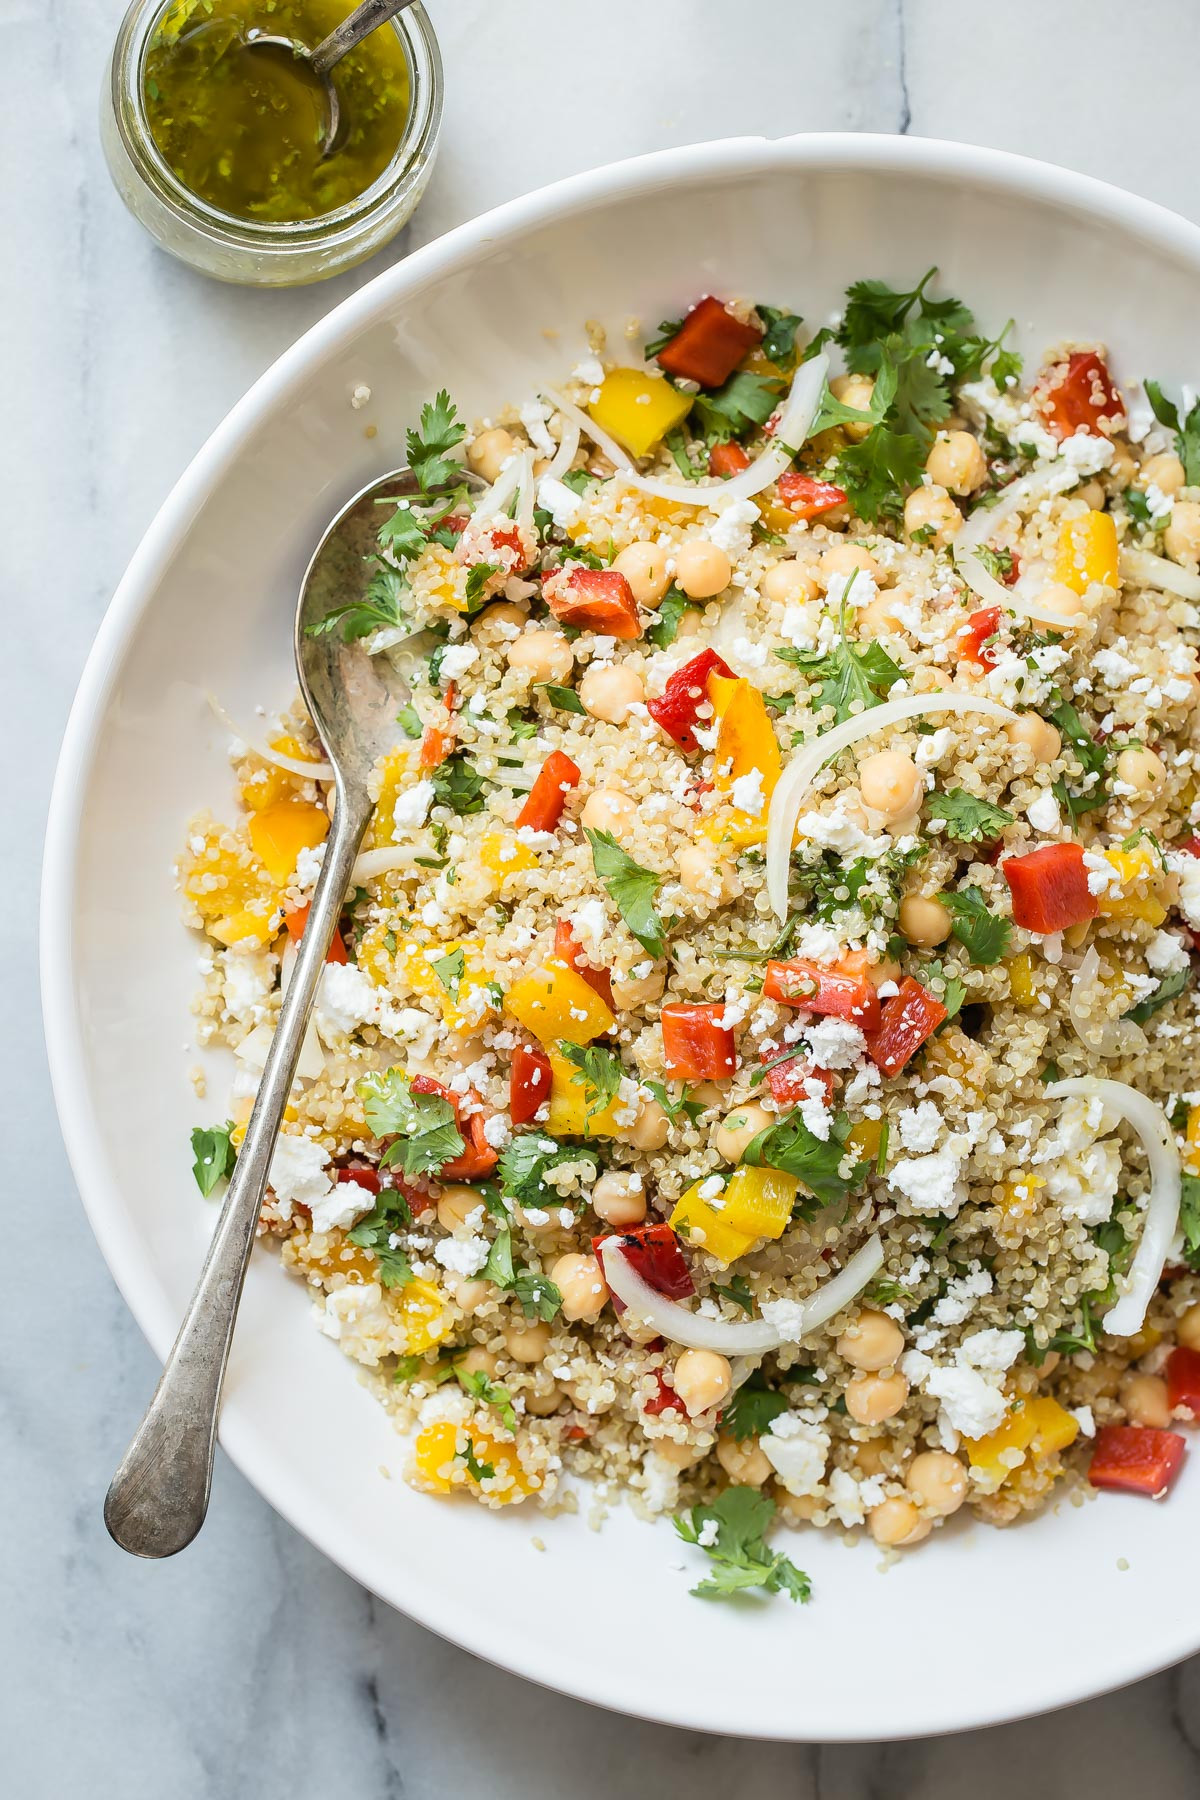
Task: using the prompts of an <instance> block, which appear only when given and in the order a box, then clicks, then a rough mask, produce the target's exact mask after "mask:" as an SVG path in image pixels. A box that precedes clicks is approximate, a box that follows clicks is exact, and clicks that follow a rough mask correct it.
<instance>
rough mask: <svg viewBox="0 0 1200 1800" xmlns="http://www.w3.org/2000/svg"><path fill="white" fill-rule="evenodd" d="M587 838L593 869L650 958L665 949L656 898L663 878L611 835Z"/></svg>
mask: <svg viewBox="0 0 1200 1800" xmlns="http://www.w3.org/2000/svg"><path fill="white" fill-rule="evenodd" d="M584 836H585V837H586V838H587V841H588V843H589V844H590V845H591V846H592V867H593V869H594V870H595V872H596V877H597V879H598V880H599V881H600V882H601V883H602V884H603V886H604V888H605V890H606V891H607V893H608V896H609V898H610V899H611V900H612V902H613V904H614V905H615V906H616V909H617V911H618V912H619V913H620V915H621V917H622V918H623V919H624V921H625V923H626V925H627V926H628V927H629V929H630V931H631V932H632V933H633V935H634V937H635V938H636V939H637V941H638V943H639V944H640V945H641V946H642V948H643V950H648V951H649V952H650V955H651V956H661V955H662V953H663V951H664V949H665V948H666V940H665V937H664V935H663V923H662V920H661V919H660V918H659V916H658V914H657V913H656V912H655V910H654V896H655V894H657V892H658V890H659V887H660V886H661V885H662V876H661V875H656V874H655V873H654V871H653V869H645V868H643V867H642V865H641V863H637V862H634V860H633V858H632V856H630V855H628V854H627V852H626V851H624V850H622V848H621V846H620V844H618V842H617V840H616V838H615V837H614V836H613V835H612V832H611V831H591V830H589V829H588V827H587V826H585V827H584Z"/></svg>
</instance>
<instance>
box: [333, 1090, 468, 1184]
mask: <svg viewBox="0 0 1200 1800" xmlns="http://www.w3.org/2000/svg"><path fill="white" fill-rule="evenodd" d="M358 1095H359V1098H360V1099H361V1100H362V1101H363V1102H364V1107H363V1110H364V1112H365V1114H366V1119H367V1124H368V1125H369V1126H370V1127H371V1130H372V1131H373V1132H374V1134H375V1136H376V1137H392V1136H394V1137H395V1142H394V1143H391V1144H389V1145H388V1147H387V1149H386V1150H385V1151H384V1153H383V1155H382V1156H381V1157H380V1159H379V1166H380V1168H390V1167H391V1166H392V1165H393V1164H394V1163H399V1165H400V1167H401V1169H402V1170H403V1172H404V1174H405V1175H432V1174H436V1172H437V1171H438V1170H439V1169H440V1168H442V1166H443V1165H444V1164H445V1163H448V1162H453V1161H454V1159H455V1157H456V1156H461V1155H462V1153H463V1149H464V1147H465V1146H464V1144H463V1139H462V1135H461V1133H460V1132H459V1129H458V1125H457V1122H456V1120H455V1115H454V1108H453V1106H451V1104H450V1102H449V1101H448V1100H443V1098H442V1097H441V1095H440V1094H414V1093H413V1091H412V1089H411V1088H410V1087H409V1085H408V1078H407V1076H405V1074H404V1073H403V1071H402V1070H400V1069H388V1070H386V1071H385V1072H384V1073H381V1074H374V1075H367V1076H364V1078H363V1079H362V1081H360V1082H359V1084H358Z"/></svg>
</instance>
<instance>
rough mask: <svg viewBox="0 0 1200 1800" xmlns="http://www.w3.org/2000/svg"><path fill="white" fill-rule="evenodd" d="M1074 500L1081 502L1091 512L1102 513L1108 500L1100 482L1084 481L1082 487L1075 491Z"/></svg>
mask: <svg viewBox="0 0 1200 1800" xmlns="http://www.w3.org/2000/svg"><path fill="white" fill-rule="evenodd" d="M1075 498H1076V499H1077V500H1082V501H1083V504H1084V505H1085V506H1086V507H1089V508H1090V509H1091V511H1092V512H1103V510H1104V502H1105V500H1106V499H1107V498H1108V496H1107V494H1106V493H1105V492H1104V483H1103V482H1102V481H1085V482H1084V484H1083V486H1082V487H1080V488H1076V489H1075Z"/></svg>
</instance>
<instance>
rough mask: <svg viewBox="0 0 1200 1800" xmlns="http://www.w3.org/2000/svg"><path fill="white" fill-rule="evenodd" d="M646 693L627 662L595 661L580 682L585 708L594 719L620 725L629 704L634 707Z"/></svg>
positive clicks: (581, 698) (625, 717) (635, 671)
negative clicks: (597, 662)
mask: <svg viewBox="0 0 1200 1800" xmlns="http://www.w3.org/2000/svg"><path fill="white" fill-rule="evenodd" d="M645 693H646V690H645V687H644V686H643V683H642V678H641V676H640V675H639V674H638V672H637V670H636V669H631V668H630V667H629V665H628V663H599V664H595V665H593V666H592V668H590V669H589V670H588V671H587V673H586V674H585V675H584V677H583V680H582V681H581V682H580V683H579V698H580V700H582V702H583V704H584V707H585V708H586V709H587V711H588V712H590V713H591V715H592V717H593V719H607V721H608V723H609V724H610V725H623V724H624V723H625V721H626V719H627V718H628V717H629V709H630V707H631V706H636V705H637V703H638V701H639V700H642V699H643V698H644V697H645Z"/></svg>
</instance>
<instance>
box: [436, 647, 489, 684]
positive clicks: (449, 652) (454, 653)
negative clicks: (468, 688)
mask: <svg viewBox="0 0 1200 1800" xmlns="http://www.w3.org/2000/svg"><path fill="white" fill-rule="evenodd" d="M478 661H479V651H478V650H477V649H476V648H475V645H474V644H450V645H449V646H448V647H447V648H446V649H445V650H443V651H442V660H441V662H440V664H439V665H438V680H439V681H440V683H441V685H442V686H443V687H446V686H447V684H448V683H449V682H451V681H461V680H462V678H463V676H464V675H465V674H466V672H467V670H468V669H471V668H474V666H475V664H476V663H477V662H478Z"/></svg>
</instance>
